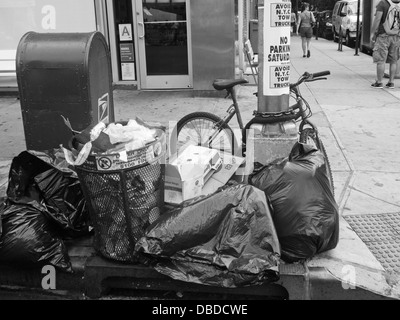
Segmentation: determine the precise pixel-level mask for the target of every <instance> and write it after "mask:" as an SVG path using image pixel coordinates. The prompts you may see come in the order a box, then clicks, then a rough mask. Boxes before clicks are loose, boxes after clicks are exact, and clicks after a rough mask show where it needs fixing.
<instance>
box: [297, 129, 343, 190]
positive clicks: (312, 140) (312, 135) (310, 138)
mask: <svg viewBox="0 0 400 320" xmlns="http://www.w3.org/2000/svg"><path fill="white" fill-rule="evenodd" d="M300 142H301V143H306V144H311V145H314V146H315V147H316V148H317V149H318V150H320V151H321V152H322V154H323V155H324V158H325V163H326V173H327V176H328V180H329V183H330V185H331V188H332V193H333V195H335V186H334V184H333V175H332V169H331V164H330V162H329V158H328V154H327V153H326V150H325V146H324V144H323V143H322V141H321V139H320V138H319V137H318V135H317V133H316V132H315V130H314V129H312V128H306V129H304V130H303V131H302V132H301V133H300Z"/></svg>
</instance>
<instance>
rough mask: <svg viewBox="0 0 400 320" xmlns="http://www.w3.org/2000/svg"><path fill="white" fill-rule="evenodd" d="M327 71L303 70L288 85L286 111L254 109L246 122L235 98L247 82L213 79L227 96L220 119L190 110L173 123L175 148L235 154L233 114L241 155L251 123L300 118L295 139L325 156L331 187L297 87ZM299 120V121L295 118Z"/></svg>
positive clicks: (314, 129) (321, 147)
mask: <svg viewBox="0 0 400 320" xmlns="http://www.w3.org/2000/svg"><path fill="white" fill-rule="evenodd" d="M329 74H330V71H322V72H316V73H308V72H305V73H303V74H302V75H301V76H300V77H299V79H298V81H297V82H295V83H291V84H290V85H289V91H290V96H291V98H292V99H294V100H295V103H294V104H293V105H291V106H290V107H289V108H288V110H285V111H282V112H263V113H260V112H257V111H255V112H254V113H253V115H254V118H253V119H251V120H250V121H249V122H248V123H247V124H246V125H244V124H243V120H242V116H241V114H240V109H239V103H238V100H237V87H238V86H239V85H242V84H245V83H248V81H247V80H246V79H216V80H214V81H213V84H212V85H213V87H214V89H216V90H218V91H222V90H226V93H227V94H226V96H225V99H226V98H228V97H230V98H231V99H232V105H230V107H229V108H228V109H227V111H226V113H227V114H226V115H225V116H224V117H223V118H220V117H219V116H217V115H215V114H212V113H209V112H201V111H199V112H193V113H190V114H188V115H186V116H184V117H183V118H182V119H180V120H179V121H178V123H177V125H176V131H175V132H176V148H177V149H176V150H179V148H180V147H182V146H183V145H185V144H188V143H189V144H195V145H197V146H203V147H208V148H212V149H218V150H220V151H222V152H228V153H230V154H235V150H236V149H237V147H238V145H237V142H236V139H235V136H234V133H233V130H232V129H231V127H230V126H229V124H228V123H229V122H230V121H231V119H232V118H233V117H234V116H235V115H236V119H237V122H238V124H239V128H240V130H241V133H242V155H245V152H246V139H247V132H248V131H247V130H248V129H250V126H251V125H252V124H256V123H257V124H274V123H278V122H285V121H296V122H298V121H300V124H299V130H298V137H299V138H298V141H299V142H300V143H303V144H312V145H313V146H315V147H316V148H317V149H318V150H320V151H321V152H322V153H323V155H324V157H325V159H326V168H327V173H328V178H329V179H330V183H331V186H332V190H333V176H332V170H331V166H330V162H329V159H328V155H327V153H326V149H325V146H324V145H323V143H322V141H321V139H320V137H319V135H318V128H317V126H316V125H315V124H314V123H313V122H312V121H311V120H310V117H311V116H312V111H311V108H310V105H309V104H308V102H307V101H306V100H305V99H304V97H303V96H302V95H301V92H300V89H299V86H300V85H301V84H302V83H304V82H312V81H318V80H326V79H327V78H325V76H327V75H329ZM299 119H300V120H299Z"/></svg>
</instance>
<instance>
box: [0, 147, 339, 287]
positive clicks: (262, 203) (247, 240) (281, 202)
mask: <svg viewBox="0 0 400 320" xmlns="http://www.w3.org/2000/svg"><path fill="white" fill-rule="evenodd" d="M90 141H91V140H90ZM64 152H65V150H64V149H63V150H61V149H60V150H58V149H57V150H54V152H53V153H52V152H37V151H25V152H22V153H21V154H20V155H19V156H18V157H16V158H14V160H13V162H12V165H11V170H10V175H9V178H10V179H9V185H8V189H7V199H6V202H5V203H4V205H3V207H2V208H1V207H0V214H1V222H2V225H1V224H0V231H2V234H1V233H0V234H1V237H0V261H4V262H18V263H23V264H37V263H41V264H44V263H45V264H48V263H50V264H53V265H54V266H56V267H59V268H60V269H62V270H65V271H71V264H70V261H69V257H68V254H67V250H66V247H65V245H64V243H63V239H64V238H66V237H67V238H74V237H79V236H81V235H85V234H88V233H89V232H90V230H91V226H92V224H91V222H90V219H89V213H88V210H87V205H86V202H85V199H84V196H83V193H82V190H81V187H80V183H79V179H78V178H77V175H76V172H75V171H74V170H73V169H71V167H73V166H71V164H70V163H69V162H68V161H66V158H65V154H64ZM326 161H327V160H326V159H325V158H324V155H323V153H322V152H321V151H319V150H318V149H316V148H314V147H313V146H311V145H305V144H300V143H296V144H295V145H294V146H293V149H292V150H291V152H290V154H289V155H288V157H286V158H282V159H277V160H276V161H274V162H272V163H269V164H267V165H265V166H260V167H259V168H258V169H256V170H255V171H254V172H253V173H252V174H251V175H250V176H249V179H248V183H247V184H239V183H236V182H234V181H230V182H228V184H226V185H225V186H223V187H221V188H220V189H218V190H217V191H216V192H215V193H213V194H211V195H208V196H200V197H196V198H194V199H190V200H187V201H184V202H183V203H181V204H180V205H178V206H175V207H173V208H172V209H170V210H169V211H166V212H164V213H163V214H161V215H160V216H158V217H157V218H156V219H153V221H151V222H150V223H151V224H150V223H149V224H147V228H146V229H145V230H143V236H141V237H140V238H139V239H138V240H137V241H136V242H135V245H134V248H132V250H133V251H134V254H135V256H136V255H138V256H139V257H140V259H139V261H140V262H142V263H145V264H147V265H148V266H149V267H152V268H154V269H156V270H157V271H158V272H160V273H162V274H164V275H167V276H169V277H171V278H173V279H176V280H181V281H186V282H194V283H198V284H205V285H211V286H220V287H226V288H234V287H243V286H249V285H259V284H265V283H270V282H275V281H277V280H279V265H280V263H281V262H282V260H283V261H285V262H289V263H291V262H296V261H301V260H305V259H309V258H312V257H313V256H315V255H316V254H318V253H321V252H324V251H327V250H330V249H333V248H335V247H336V245H337V243H338V240H339V214H338V206H337V204H336V202H335V199H334V193H333V186H332V185H331V183H330V180H329V176H328V174H329V173H328V171H327V162H326ZM86 200H89V201H90V199H86ZM110 214H112V212H110ZM125 227H126V228H128V227H129V225H126V226H125ZM143 228H144V227H143ZM95 232H96V230H95ZM103 236H104V235H103ZM281 259H282V260H281Z"/></svg>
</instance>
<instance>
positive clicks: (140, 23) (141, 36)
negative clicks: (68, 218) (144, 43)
mask: <svg viewBox="0 0 400 320" xmlns="http://www.w3.org/2000/svg"><path fill="white" fill-rule="evenodd" d="M138 25H139V26H141V27H142V30H143V34H142V35H140V36H139V39H143V38H144V36H145V32H144V24H143V22H138Z"/></svg>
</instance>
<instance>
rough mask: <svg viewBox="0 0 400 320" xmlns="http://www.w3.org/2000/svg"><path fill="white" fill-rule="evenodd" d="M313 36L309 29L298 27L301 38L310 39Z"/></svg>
mask: <svg viewBox="0 0 400 320" xmlns="http://www.w3.org/2000/svg"><path fill="white" fill-rule="evenodd" d="M312 35H313V30H312V28H311V27H300V36H301V37H302V38H308V39H311V38H312Z"/></svg>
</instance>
